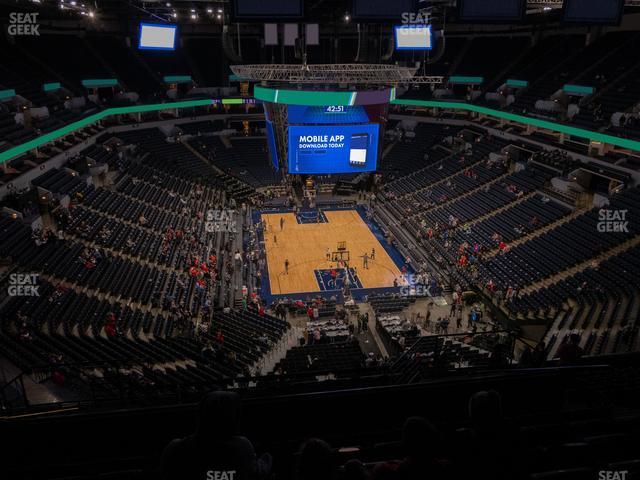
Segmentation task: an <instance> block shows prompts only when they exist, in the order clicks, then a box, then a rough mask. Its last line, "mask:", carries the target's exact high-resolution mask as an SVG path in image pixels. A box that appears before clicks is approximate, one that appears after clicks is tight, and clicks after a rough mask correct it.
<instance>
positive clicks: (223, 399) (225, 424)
mask: <svg viewBox="0 0 640 480" xmlns="http://www.w3.org/2000/svg"><path fill="white" fill-rule="evenodd" d="M239 422H240V397H239V396H238V394H237V393H234V392H213V393H210V394H208V395H207V396H206V397H204V398H203V399H202V401H201V402H200V409H199V413H198V426H197V427H196V433H195V437H196V440H197V442H198V443H217V442H220V441H224V440H227V439H229V438H231V437H233V436H234V435H236V434H237V432H238V424H239Z"/></svg>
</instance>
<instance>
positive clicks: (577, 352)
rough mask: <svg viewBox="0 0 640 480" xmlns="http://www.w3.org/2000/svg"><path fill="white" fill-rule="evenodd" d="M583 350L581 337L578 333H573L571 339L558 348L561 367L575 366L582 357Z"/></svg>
mask: <svg viewBox="0 0 640 480" xmlns="http://www.w3.org/2000/svg"><path fill="white" fill-rule="evenodd" d="M582 353H583V350H582V348H581V347H580V336H579V335H578V334H576V333H572V334H571V335H570V336H569V339H568V340H567V341H566V342H564V343H563V344H562V345H560V348H558V358H559V362H558V363H559V365H560V366H565V365H575V364H576V363H577V361H578V359H579V358H580V357H582Z"/></svg>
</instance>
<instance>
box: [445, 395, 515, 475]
mask: <svg viewBox="0 0 640 480" xmlns="http://www.w3.org/2000/svg"><path fill="white" fill-rule="evenodd" d="M469 417H470V419H471V427H470V428H468V429H462V430H459V431H458V433H459V434H460V437H461V438H460V439H459V440H460V441H459V444H460V449H459V452H460V455H461V457H459V458H458V461H457V462H456V463H457V465H458V467H460V469H461V470H462V472H461V473H462V474H463V476H464V477H467V478H474V479H482V480H510V479H512V478H515V477H516V475H515V469H514V464H515V461H514V452H515V448H514V445H513V443H514V438H516V435H515V434H514V433H513V432H511V430H510V428H509V427H508V425H507V423H506V422H505V420H504V418H503V415H502V399H501V397H500V394H499V393H498V392H496V391H494V390H490V391H480V392H476V393H474V394H473V395H472V396H471V398H470V399H469Z"/></svg>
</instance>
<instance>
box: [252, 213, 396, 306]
mask: <svg viewBox="0 0 640 480" xmlns="http://www.w3.org/2000/svg"><path fill="white" fill-rule="evenodd" d="M323 213H324V215H325V217H326V221H325V222H321V223H298V220H297V218H296V216H295V215H294V214H293V213H291V212H288V213H263V214H262V215H261V216H262V219H263V220H264V221H265V223H266V230H265V232H264V242H265V250H266V252H267V267H268V270H269V282H270V285H271V294H272V295H283V294H291V293H303V292H320V291H321V290H324V291H325V292H326V291H327V290H329V291H330V290H331V288H326V287H325V286H324V285H321V284H319V281H321V280H319V278H320V277H321V276H322V275H321V273H322V271H323V270H329V269H331V268H332V267H336V266H337V262H336V261H332V260H331V259H329V260H327V249H328V250H329V252H330V256H331V257H332V258H336V254H337V251H338V250H337V248H338V243H340V242H346V249H345V250H344V251H341V252H340V253H341V255H338V257H339V256H342V257H343V258H344V259H348V263H349V268H350V277H351V278H354V276H357V279H358V281H359V284H358V286H359V285H360V284H361V285H362V287H361V288H381V287H392V286H393V281H394V280H395V279H397V280H398V282H399V283H402V279H401V276H402V273H401V272H400V269H399V268H398V266H397V265H396V263H395V262H394V261H393V260H392V259H391V257H390V256H389V254H388V253H387V251H386V250H385V249H384V248H383V246H382V245H381V244H380V242H379V241H378V239H377V238H376V236H375V235H374V234H373V232H372V231H371V230H370V229H369V227H368V226H367V224H366V223H365V222H364V220H363V219H362V217H361V216H360V214H359V213H358V212H357V211H356V210H334V211H323ZM281 218H282V219H284V225H283V229H282V230H281V229H280V219H281ZM372 249H375V258H374V259H369V261H368V264H369V265H368V266H369V268H368V269H365V268H364V259H363V258H362V257H363V256H364V254H365V253H366V254H367V255H369V256H371V251H372ZM286 260H288V261H289V268H288V273H285V261H286ZM338 288H339V287H338Z"/></svg>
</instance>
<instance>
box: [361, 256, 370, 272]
mask: <svg viewBox="0 0 640 480" xmlns="http://www.w3.org/2000/svg"><path fill="white" fill-rule="evenodd" d="M362 266H363V267H364V268H366V269H367V270H368V269H369V254H368V253H366V252H365V254H364V255H363V256H362Z"/></svg>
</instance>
